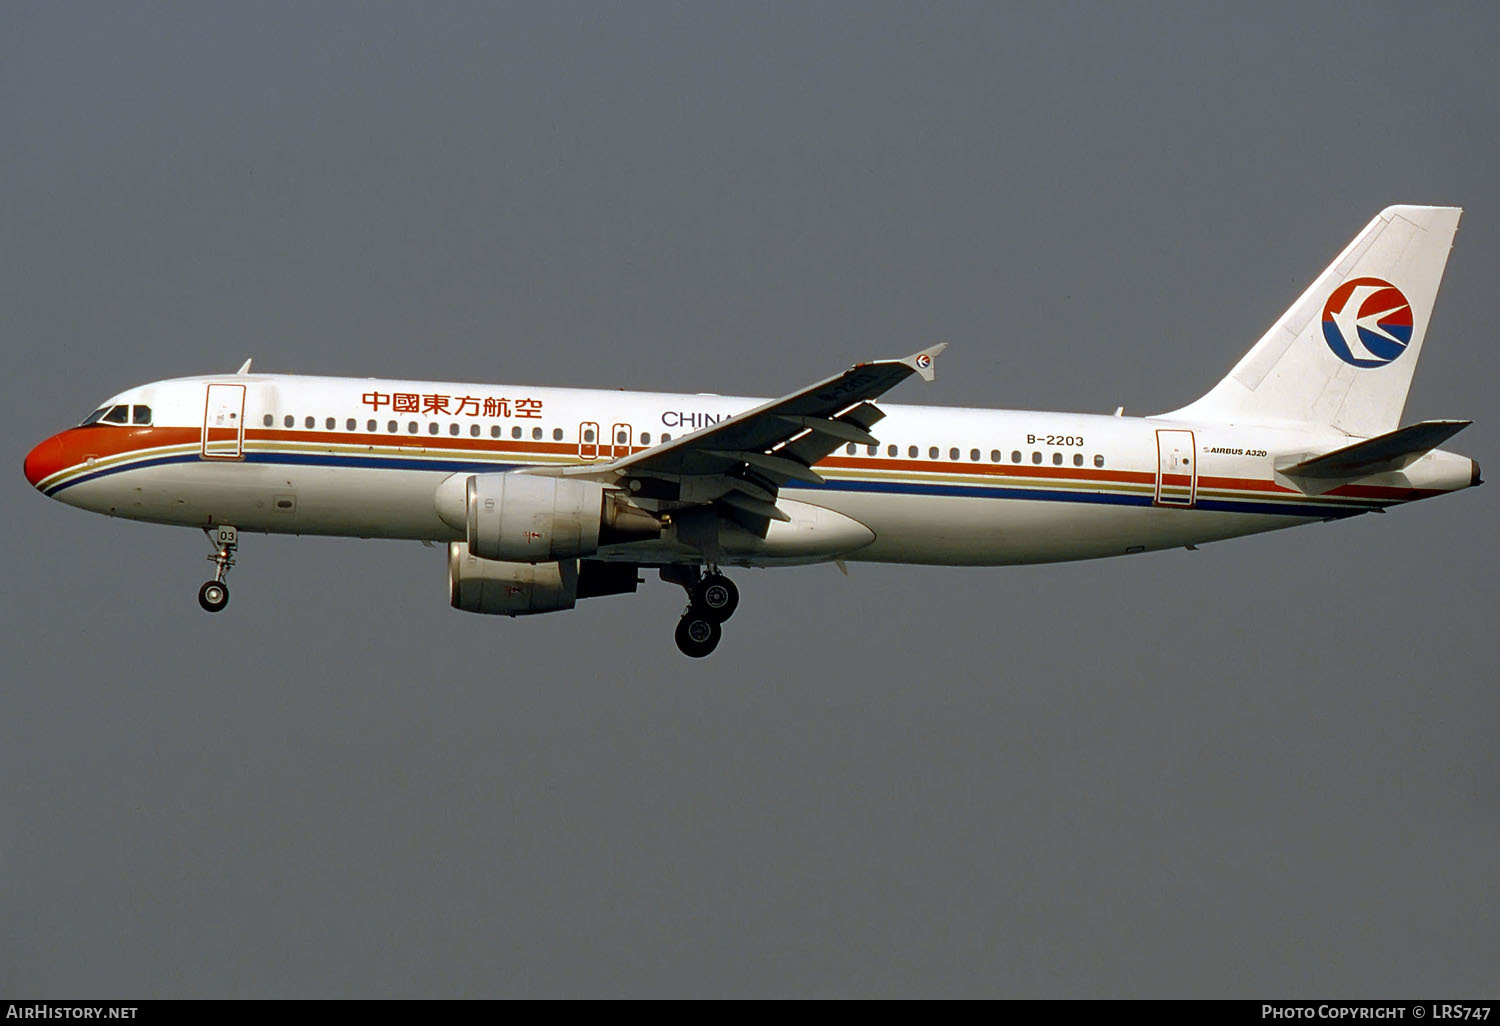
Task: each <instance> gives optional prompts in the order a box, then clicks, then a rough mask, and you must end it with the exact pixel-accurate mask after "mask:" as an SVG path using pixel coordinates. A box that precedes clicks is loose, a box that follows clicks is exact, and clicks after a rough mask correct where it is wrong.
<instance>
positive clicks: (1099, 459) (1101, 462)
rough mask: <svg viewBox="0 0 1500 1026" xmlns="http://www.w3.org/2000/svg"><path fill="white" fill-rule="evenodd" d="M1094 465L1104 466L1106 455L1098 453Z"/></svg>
mask: <svg viewBox="0 0 1500 1026" xmlns="http://www.w3.org/2000/svg"><path fill="white" fill-rule="evenodd" d="M1094 466H1096V467H1102V466H1104V457H1103V456H1100V455H1097V454H1096V455H1095V456H1094Z"/></svg>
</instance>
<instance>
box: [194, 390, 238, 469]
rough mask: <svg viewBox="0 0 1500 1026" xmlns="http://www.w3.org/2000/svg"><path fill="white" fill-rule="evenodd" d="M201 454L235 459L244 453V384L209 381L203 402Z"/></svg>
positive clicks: (208, 456)
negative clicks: (221, 383)
mask: <svg viewBox="0 0 1500 1026" xmlns="http://www.w3.org/2000/svg"><path fill="white" fill-rule="evenodd" d="M202 453H203V458H204V459H206V460H237V459H240V458H241V457H242V456H243V455H244V453H245V386H244V385H209V386H208V395H207V396H206V397H205V399H204V403H203V447H202Z"/></svg>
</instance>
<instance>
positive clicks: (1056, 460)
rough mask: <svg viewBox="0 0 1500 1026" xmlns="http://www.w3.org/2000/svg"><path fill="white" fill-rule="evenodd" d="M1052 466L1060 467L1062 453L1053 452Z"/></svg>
mask: <svg viewBox="0 0 1500 1026" xmlns="http://www.w3.org/2000/svg"><path fill="white" fill-rule="evenodd" d="M1052 465H1053V466H1055V467H1060V466H1062V453H1060V452H1055V453H1053V454H1052Z"/></svg>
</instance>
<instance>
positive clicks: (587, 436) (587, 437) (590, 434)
mask: <svg viewBox="0 0 1500 1026" xmlns="http://www.w3.org/2000/svg"><path fill="white" fill-rule="evenodd" d="M583 440H584V441H585V442H592V441H593V440H594V429H593V428H588V429H586V430H585V431H584V432H583Z"/></svg>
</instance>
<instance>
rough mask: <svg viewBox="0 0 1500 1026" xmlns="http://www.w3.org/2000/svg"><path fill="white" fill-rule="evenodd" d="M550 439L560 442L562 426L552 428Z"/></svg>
mask: <svg viewBox="0 0 1500 1026" xmlns="http://www.w3.org/2000/svg"><path fill="white" fill-rule="evenodd" d="M552 440H553V441H554V442H561V441H562V428H553V429H552Z"/></svg>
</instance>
